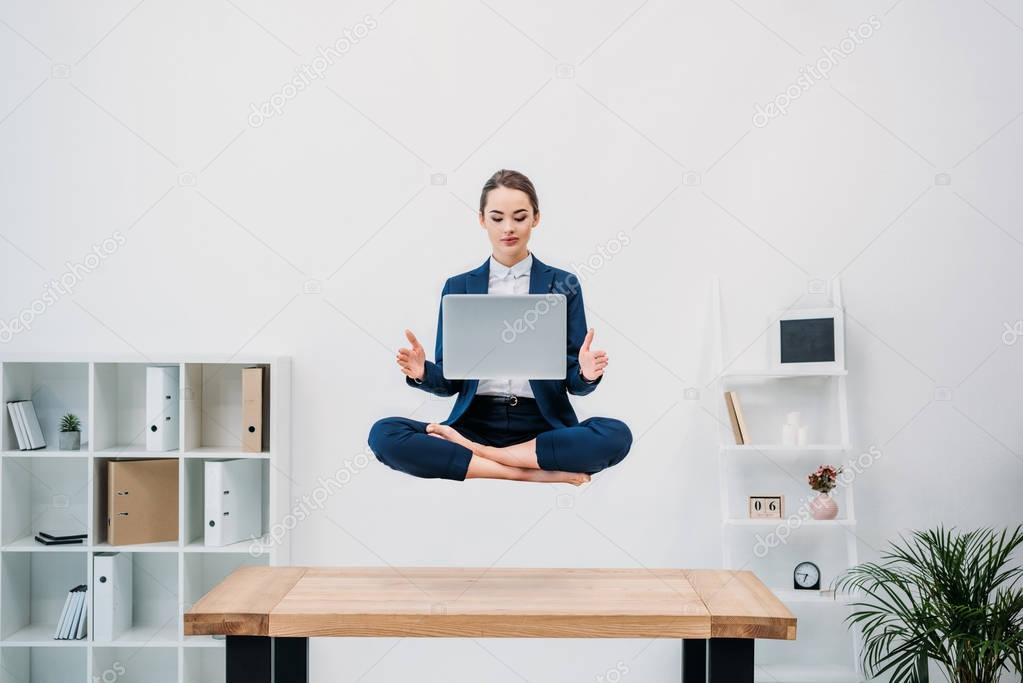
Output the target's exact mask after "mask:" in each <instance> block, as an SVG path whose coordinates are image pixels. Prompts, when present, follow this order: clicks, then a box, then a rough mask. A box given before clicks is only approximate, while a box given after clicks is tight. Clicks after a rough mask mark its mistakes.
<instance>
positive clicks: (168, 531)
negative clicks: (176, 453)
mask: <svg viewBox="0 0 1023 683" xmlns="http://www.w3.org/2000/svg"><path fill="white" fill-rule="evenodd" d="M177 540H178V461H177V460H176V459H168V458H160V459H147V460H111V461H109V462H108V463H107V542H109V543H110V545H127V544H130V543H157V542H160V541H177Z"/></svg>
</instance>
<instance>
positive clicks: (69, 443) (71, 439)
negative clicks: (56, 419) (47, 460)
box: [60, 432, 82, 451]
mask: <svg viewBox="0 0 1023 683" xmlns="http://www.w3.org/2000/svg"><path fill="white" fill-rule="evenodd" d="M81 449H82V433H81V432H61V433H60V450H62V451H79V450H81Z"/></svg>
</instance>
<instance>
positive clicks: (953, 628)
mask: <svg viewBox="0 0 1023 683" xmlns="http://www.w3.org/2000/svg"><path fill="white" fill-rule="evenodd" d="M900 538H901V537H900ZM901 541H902V542H901V543H895V542H893V543H891V544H890V548H889V549H888V550H887V551H885V552H884V553H883V554H882V556H881V561H880V562H868V563H865V564H861V565H857V566H855V567H853V568H852V569H850V570H848V571H847V572H846V573H845V574H843V575H841V576H840V577H839V578H838V579H837V580H836V581H835V588H836V589H838V590H841V591H848V592H850V593H851V594H852V595H853V596H854V597H853V599H854V600H855V601H854V602H853V603H852V608H853V610H852V612H851V613H850V614H849V616H848V617H847V618H846V622H847V624H848V625H849V627H850V628H854V627H859V628H860V629H862V631H863V639H864V647H863V666H864V670H865V671H866V673H867V674H868V675H870V676H881V675H886V674H887V675H889V676H890V677H891V678H890V680H891V682H892V683H925V682H926V681H927V661H928V660H930V661H934V662H936V663H937V664H938V665H939V666H940V668H941V670H942V671H943V673H944V674H945V676H946V677H947V678H948V680H949V681H951V682H952V683H997V681H998V679H999V676H1000V675H1001V674H1002V673H1003V672H1015V673H1017V674H1018V673H1019V672H1020V671H1021V670H1023V567H1021V566H1019V564H1018V563H1017V564H1013V561H1014V555H1015V553H1016V552H1017V551H1018V550H1019V549H1020V547H1021V546H1023V525H1020V526H1017V527H1016V529H1015V531H1013V532H1009V531H1008V530H1003V531H1002V532H1001V533H998V532H995V531H993V530H991V529H981V530H975V531H969V532H965V533H963V532H958V531H956V530H955V529H954V528H953V529H947V530H946V529H945V528H943V527H939V528H938V529H934V530H927V531H914V532H913V534H912V537H911V538H910V539H909V540H906V539H905V538H901ZM1016 561H1017V562H1018V557H1017V558H1016Z"/></svg>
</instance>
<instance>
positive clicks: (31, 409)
mask: <svg viewBox="0 0 1023 683" xmlns="http://www.w3.org/2000/svg"><path fill="white" fill-rule="evenodd" d="M20 405H21V409H22V410H23V411H24V417H25V431H27V432H28V440H29V441H30V442H31V448H45V447H46V440H45V439H43V430H42V429H41V428H40V427H39V418H38V417H36V407H35V406H34V405H33V404H32V401H21V403H20Z"/></svg>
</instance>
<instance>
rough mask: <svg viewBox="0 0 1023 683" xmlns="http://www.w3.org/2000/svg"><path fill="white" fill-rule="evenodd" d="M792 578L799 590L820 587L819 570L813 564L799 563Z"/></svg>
mask: <svg viewBox="0 0 1023 683" xmlns="http://www.w3.org/2000/svg"><path fill="white" fill-rule="evenodd" d="M792 576H793V578H794V579H795V582H796V586H798V587H799V588H814V587H815V586H819V585H820V580H821V570H820V569H818V568H817V565H815V564H814V563H813V562H800V563H799V564H797V565H796V570H795V571H794V572H793V574H792Z"/></svg>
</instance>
